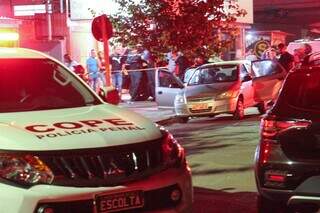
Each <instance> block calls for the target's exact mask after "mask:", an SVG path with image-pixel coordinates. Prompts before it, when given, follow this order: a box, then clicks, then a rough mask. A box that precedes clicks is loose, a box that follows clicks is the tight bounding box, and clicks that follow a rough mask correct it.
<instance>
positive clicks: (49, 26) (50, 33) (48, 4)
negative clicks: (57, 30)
mask: <svg viewBox="0 0 320 213" xmlns="http://www.w3.org/2000/svg"><path fill="white" fill-rule="evenodd" d="M50 4H51V0H47V1H46V13H47V24H48V40H49V41H51V40H52V27H51V26H52V25H51V21H52V20H51V13H50V7H49V6H50ZM51 10H52V5H51Z"/></svg>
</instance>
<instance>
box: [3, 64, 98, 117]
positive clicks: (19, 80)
mask: <svg viewBox="0 0 320 213" xmlns="http://www.w3.org/2000/svg"><path fill="white" fill-rule="evenodd" d="M100 103H101V102H100V101H99V99H97V98H96V97H95V96H94V95H93V93H92V92H91V91H90V90H88V89H87V88H86V87H85V86H84V85H83V84H82V83H81V82H80V81H79V80H78V79H77V78H76V77H75V76H73V75H72V74H71V73H69V71H67V70H66V69H65V68H64V67H62V66H60V65H59V64H58V63H56V62H54V61H51V60H49V59H0V113H1V112H22V111H36V110H50V109H63V108H73V107H83V106H88V105H96V104H100Z"/></svg>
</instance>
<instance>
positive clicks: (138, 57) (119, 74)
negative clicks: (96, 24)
mask: <svg viewBox="0 0 320 213" xmlns="http://www.w3.org/2000/svg"><path fill="white" fill-rule="evenodd" d="M165 59H166V61H162V62H164V63H161V62H159V61H156V60H155V57H154V56H153V55H152V54H151V52H150V51H149V50H147V49H145V48H143V46H142V45H140V44H138V45H136V46H135V47H134V48H131V49H130V50H129V49H127V48H122V47H114V48H113V50H112V52H111V54H110V56H109V64H110V70H111V82H112V85H113V87H114V88H116V89H117V90H118V92H119V94H120V95H121V91H122V89H123V86H124V84H125V82H124V81H125V80H129V82H130V83H129V94H130V96H131V100H139V96H141V90H144V91H143V92H142V93H144V94H148V95H149V98H150V97H151V99H155V69H154V68H155V67H162V66H166V67H167V68H168V70H169V72H171V73H173V74H174V75H176V76H177V77H178V78H180V79H181V80H182V81H183V78H184V74H185V71H186V70H187V68H189V67H197V66H200V65H202V64H205V63H206V62H207V61H206V60H205V59H204V57H203V56H198V57H196V58H195V60H194V63H190V61H189V60H188V59H187V57H186V56H184V55H183V54H182V52H179V51H177V49H173V50H172V51H170V52H169V53H167V54H166V57H165ZM64 63H65V65H66V66H67V67H69V68H70V69H71V70H72V71H74V72H76V73H77V74H78V75H79V76H80V77H81V78H83V79H84V80H85V81H86V82H88V84H89V85H90V86H91V87H92V89H93V90H95V91H98V89H99V88H100V87H104V86H105V85H106V79H105V70H106V67H105V64H106V63H105V58H104V55H103V52H101V51H99V52H96V50H94V49H92V50H91V51H90V53H89V57H88V58H87V60H86V69H85V68H84V67H83V66H81V65H80V64H79V63H78V62H76V61H75V60H73V59H72V58H71V56H70V55H69V54H65V55H64ZM142 71H143V72H142ZM144 80H146V81H144ZM141 84H143V86H142V87H141Z"/></svg>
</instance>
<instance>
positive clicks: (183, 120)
mask: <svg viewBox="0 0 320 213" xmlns="http://www.w3.org/2000/svg"><path fill="white" fill-rule="evenodd" d="M179 121H180V123H184V124H186V123H188V121H189V117H181V118H180V119H179Z"/></svg>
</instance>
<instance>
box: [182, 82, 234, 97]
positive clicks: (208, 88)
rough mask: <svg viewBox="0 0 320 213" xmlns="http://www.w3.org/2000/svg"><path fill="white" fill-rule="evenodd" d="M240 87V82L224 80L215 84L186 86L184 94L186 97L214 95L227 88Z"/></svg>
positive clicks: (225, 90)
mask: <svg viewBox="0 0 320 213" xmlns="http://www.w3.org/2000/svg"><path fill="white" fill-rule="evenodd" d="M231 89H233V90H235V89H240V82H238V81H237V82H226V83H215V84H204V85H195V86H190V87H187V88H186V90H185V94H186V97H187V99H192V98H205V97H215V96H217V95H219V94H221V93H224V92H227V91H228V90H231Z"/></svg>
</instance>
